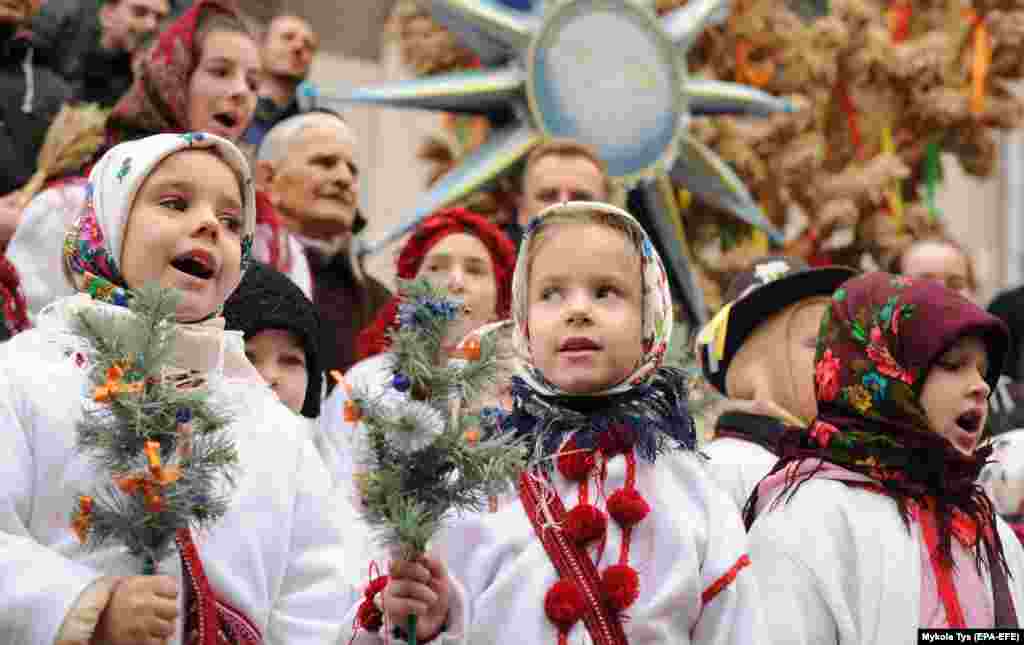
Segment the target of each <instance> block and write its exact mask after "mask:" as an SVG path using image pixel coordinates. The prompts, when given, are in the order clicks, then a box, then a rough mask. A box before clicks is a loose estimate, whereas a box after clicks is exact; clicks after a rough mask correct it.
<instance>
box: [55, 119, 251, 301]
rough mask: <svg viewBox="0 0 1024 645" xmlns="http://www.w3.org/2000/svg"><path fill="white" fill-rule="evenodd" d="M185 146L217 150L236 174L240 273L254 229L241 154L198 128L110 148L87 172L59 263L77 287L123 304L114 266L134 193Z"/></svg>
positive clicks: (248, 182) (248, 180)
mask: <svg viewBox="0 0 1024 645" xmlns="http://www.w3.org/2000/svg"><path fill="white" fill-rule="evenodd" d="M189 149H192V150H197V149H198V150H213V151H215V152H217V154H218V155H219V156H220V158H221V159H222V160H223V161H224V162H225V163H226V164H227V165H228V166H229V167H230V168H231V170H232V171H233V172H234V174H235V176H236V177H238V183H239V186H240V187H241V191H242V202H243V203H242V230H241V231H240V233H239V235H240V239H241V245H242V254H241V258H242V266H241V269H242V271H243V272H244V271H245V268H246V265H247V264H248V262H249V258H250V255H251V253H252V240H253V231H254V230H255V228H256V195H255V189H254V187H253V180H252V173H251V172H250V171H249V163H248V161H247V160H246V158H245V155H243V154H242V152H241V151H240V150H239V149H238V148H237V147H235V145H234V144H233V143H231V142H230V141H228V140H227V139H224V138H221V137H218V136H216V135H212V134H207V133H204V132H189V133H186V134H157V135H154V136H150V137H145V138H144V139H137V140H135V141H129V142H127V143H121V144H118V145H116V146H114V147H113V148H111V149H110V150H108V151H107V152H106V154H104V155H103V156H102V157H101V158H100V160H99V161H98V162H97V163H96V165H95V166H94V167H93V169H92V172H91V173H89V184H88V186H87V188H86V191H87V201H86V206H85V209H84V210H83V212H82V213H81V214H80V215H79V216H78V219H77V220H76V221H75V223H74V224H73V225H72V226H71V227H70V228H69V229H68V231H67V235H66V236H65V238H64V263H65V266H66V267H67V269H68V273H69V274H70V277H71V279H72V281H73V282H74V285H75V287H76V288H77V289H78V290H79V291H82V292H86V293H88V294H89V295H90V296H92V297H93V298H96V299H99V300H103V301H105V302H108V303H110V304H115V305H125V304H127V289H128V286H127V285H126V284H125V282H124V278H123V277H122V276H121V272H120V269H119V267H118V264H119V263H120V260H121V254H122V250H123V249H122V246H123V243H124V232H125V229H126V227H127V226H128V216H129V214H130V213H131V210H132V204H133V203H134V202H135V196H136V194H137V193H138V191H139V189H140V188H141V187H142V184H143V183H144V182H145V180H146V178H147V177H149V175H151V174H152V173H153V171H154V170H155V169H156V168H157V166H158V165H159V164H160V162H161V161H163V160H164V159H166V158H167V157H169V156H170V155H172V154H174V153H176V152H179V151H181V150H189ZM236 286H237V285H236Z"/></svg>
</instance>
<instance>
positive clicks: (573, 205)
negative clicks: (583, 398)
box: [512, 202, 673, 396]
mask: <svg viewBox="0 0 1024 645" xmlns="http://www.w3.org/2000/svg"><path fill="white" fill-rule="evenodd" d="M586 213H605V214H608V215H611V216H613V217H615V218H618V219H619V220H621V221H622V223H623V224H624V225H625V226H626V227H627V228H628V229H629V230H630V231H631V233H632V235H631V237H632V238H633V243H634V244H635V247H636V250H637V253H638V254H639V255H640V260H641V272H640V274H641V280H642V281H643V285H642V287H643V328H642V334H643V337H642V342H643V356H642V357H641V359H640V362H639V363H638V364H637V365H636V366H635V367H634V370H633V372H632V373H631V374H630V375H629V376H628V377H627V378H626V379H625V380H623V381H622V382H621V383H618V384H616V385H614V386H612V387H610V388H608V389H607V390H604V391H602V392H595V393H593V394H591V395H589V396H604V395H608V394H621V393H623V392H628V391H629V390H632V389H633V388H635V387H636V386H638V385H641V384H643V383H645V382H647V381H648V380H650V378H651V376H652V374H653V373H654V372H655V370H657V369H658V367H660V366H661V363H662V360H663V359H664V358H665V352H666V351H667V349H668V340H669V338H670V337H671V336H672V321H673V313H672V295H671V292H670V291H669V284H668V275H667V274H666V272H665V266H664V265H663V264H662V262H661V257H660V256H659V255H658V252H657V251H656V250H655V249H654V244H652V243H651V239H650V237H648V235H647V232H646V231H645V230H644V229H643V227H642V226H640V223H639V222H637V221H636V220H635V219H634V218H633V216H632V215H630V214H629V213H627V212H626V211H624V210H622V209H621V208H617V207H615V206H612V205H611V204H605V203H602V202H565V203H563V204H555V205H554V206H550V207H548V208H545V209H544V210H543V211H541V212H540V214H539V215H537V217H535V218H534V219H533V220H532V221H531V222H530V225H529V227H528V228H527V230H526V233H525V235H524V237H523V243H522V246H521V247H520V251H519V258H518V260H517V261H516V272H515V275H514V277H513V278H512V317H513V320H514V321H515V325H516V334H515V347H516V352H517V354H518V355H519V357H520V365H519V369H518V372H519V376H520V377H521V378H522V379H523V380H524V381H525V382H526V383H527V384H528V385H529V386H530V387H531V388H532V389H533V390H534V391H536V392H538V393H540V394H543V395H547V396H566V395H567V394H568V393H566V392H563V391H562V390H560V389H559V388H558V387H557V386H555V385H553V384H552V383H551V381H549V380H548V379H547V378H545V377H544V375H543V374H541V373H540V370H538V369H537V368H536V367H535V366H534V364H533V359H532V356H531V352H530V332H529V309H530V303H529V289H530V264H531V263H530V258H531V255H532V253H533V248H532V247H533V244H534V240H535V239H536V237H537V234H538V233H539V232H540V231H542V230H543V229H544V228H545V226H546V224H545V219H546V218H548V217H549V216H551V215H559V216H566V215H569V216H572V215H583V214H586Z"/></svg>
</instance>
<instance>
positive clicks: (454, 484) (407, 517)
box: [346, 280, 525, 642]
mask: <svg viewBox="0 0 1024 645" xmlns="http://www.w3.org/2000/svg"><path fill="white" fill-rule="evenodd" d="M399 290H400V293H401V295H402V299H403V301H402V304H401V305H400V306H399V312H398V318H399V324H398V326H397V327H396V328H395V329H394V330H393V331H392V332H391V334H390V336H391V351H392V352H393V354H394V376H393V379H392V387H393V388H394V389H395V390H397V391H398V392H402V393H407V394H408V396H402V397H394V396H387V395H386V394H385V395H379V396H375V397H374V396H371V395H369V394H368V393H366V392H362V391H359V390H358V389H357V388H352V389H351V391H350V401H349V405H348V406H347V408H346V416H347V417H348V419H349V420H350V421H361V422H363V424H364V426H365V432H366V436H365V438H360V439H361V440H360V441H359V442H358V444H359V445H361V446H362V450H361V452H362V453H363V454H360V455H358V457H357V459H358V461H359V462H360V463H361V464H362V466H363V467H365V474H364V475H361V476H360V478H359V489H360V496H361V498H362V515H363V517H364V519H365V520H366V522H367V523H368V524H369V526H370V527H371V528H372V529H374V530H375V532H376V534H377V538H378V542H379V544H380V545H381V546H382V547H384V548H386V549H387V550H388V552H389V553H391V554H393V555H394V556H395V557H400V558H402V559H405V560H414V559H415V558H417V557H419V556H420V555H422V554H423V553H424V552H425V551H426V548H427V543H428V542H429V541H430V539H431V537H432V536H433V535H434V534H435V533H436V532H437V530H438V529H439V528H440V526H441V524H442V523H443V522H444V521H445V520H446V519H448V518H450V517H451V515H452V514H453V513H459V512H466V511H480V510H483V509H484V508H485V507H486V504H487V500H488V498H489V496H491V495H495V494H496V493H498V492H500V491H501V490H502V489H503V488H506V487H507V486H508V485H509V484H510V483H511V482H512V481H513V480H514V478H515V477H517V476H518V474H519V472H520V471H521V470H522V468H523V466H524V456H525V455H524V450H523V448H522V446H521V445H520V444H518V443H517V442H514V441H513V440H512V438H511V435H505V434H502V433H501V432H497V431H491V432H482V431H481V430H480V426H481V423H480V415H477V414H469V413H462V412H458V411H455V412H453V407H455V406H453V405H452V404H453V402H454V401H456V400H461V401H464V402H469V401H474V400H475V399H476V398H477V397H478V396H479V395H480V394H481V393H483V392H484V391H486V390H487V388H488V387H489V386H490V385H492V384H493V382H494V379H495V375H496V372H497V370H498V362H497V358H496V346H495V345H496V343H495V341H494V339H493V338H490V337H488V336H485V337H484V338H483V340H482V341H476V340H470V341H467V342H466V343H464V344H463V346H462V349H461V353H462V359H463V360H454V361H450V362H447V363H446V362H445V361H443V360H442V358H441V357H442V356H443V354H442V344H443V342H444V340H445V338H446V336H447V334H448V331H449V327H450V325H451V324H452V322H453V321H454V319H455V317H456V315H457V313H458V312H459V310H460V308H461V305H460V304H459V303H457V302H455V301H453V300H452V299H449V298H447V297H446V296H445V294H444V293H443V292H442V291H439V290H436V289H435V288H434V287H432V286H431V285H430V284H429V283H428V282H426V281H422V280H421V281H416V282H402V283H400V285H399ZM471 407H472V406H457V409H458V410H464V409H467V408H471ZM483 425H486V424H483ZM414 618H415V617H414V616H412V617H410V625H409V630H408V633H409V634H410V637H414V635H415V632H416V628H415V620H414ZM369 624H370V623H368V622H367V621H364V622H363V625H364V627H368V626H369ZM377 626H378V627H379V623H378V625H377ZM412 642H414V641H412Z"/></svg>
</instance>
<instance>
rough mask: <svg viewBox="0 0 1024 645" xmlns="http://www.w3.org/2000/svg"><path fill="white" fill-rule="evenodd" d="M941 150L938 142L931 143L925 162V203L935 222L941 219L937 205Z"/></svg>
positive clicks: (940, 173)
mask: <svg viewBox="0 0 1024 645" xmlns="http://www.w3.org/2000/svg"><path fill="white" fill-rule="evenodd" d="M940 154H941V150H940V149H939V142H938V141H930V142H929V143H928V147H927V149H926V152H925V162H924V182H925V183H924V190H925V193H924V194H925V202H926V203H927V204H928V214H929V215H930V216H931V219H932V221H933V222H935V221H938V219H939V215H940V213H939V207H938V205H937V203H936V199H937V195H938V191H939V181H940V180H941V177H942V167H941V166H940V163H941V160H940V158H939V155H940Z"/></svg>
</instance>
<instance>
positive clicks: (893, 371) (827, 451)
mask: <svg viewBox="0 0 1024 645" xmlns="http://www.w3.org/2000/svg"><path fill="white" fill-rule="evenodd" d="M964 336H977V337H979V338H980V339H982V340H983V342H984V343H985V346H986V350H987V353H988V372H987V374H986V376H985V378H986V381H987V382H988V383H989V385H990V386H991V387H992V388H994V387H995V384H996V381H997V380H998V378H999V373H1000V370H1001V367H1002V361H1003V357H1004V356H1005V354H1006V350H1007V347H1008V346H1009V332H1008V331H1007V329H1006V326H1005V325H1004V324H1003V323H1002V321H1000V320H999V319H998V318H996V317H994V316H992V315H990V314H988V313H987V312H986V311H984V310H983V309H981V308H980V307H978V306H977V305H975V304H973V303H972V302H970V301H968V300H967V299H966V298H964V297H963V296H961V295H960V294H958V293H956V292H954V291H951V290H949V289H946V288H945V286H943V285H942V284H940V283H938V282H935V281H931V280H913V279H910V278H905V277H899V276H894V275H890V274H888V273H869V274H865V275H862V276H859V277H856V278H853V279H851V280H849V281H848V282H846V283H845V284H844V285H843V287H841V288H840V289H838V290H837V291H836V292H835V293H834V294H833V296H832V302H831V304H830V306H829V308H828V309H827V310H826V312H825V315H824V318H823V319H822V323H821V329H820V331H819V333H818V350H817V356H816V360H815V371H814V378H815V385H816V392H817V399H818V417H817V419H816V420H815V421H814V423H813V424H811V427H810V429H809V430H808V431H807V432H806V433H797V432H794V433H786V435H784V437H783V439H782V443H781V444H780V452H781V455H782V458H781V459H780V460H779V462H778V464H776V466H775V467H774V468H773V470H772V474H774V473H777V472H779V471H781V470H783V469H784V468H786V467H787V466H790V465H791V464H792V463H793V462H799V461H802V460H806V459H810V460H816V459H820V460H823V461H824V462H828V463H831V464H835V465H838V466H840V467H842V468H845V469H846V470H849V471H853V472H855V473H859V474H861V475H865V476H867V477H869V478H870V479H872V480H874V481H875V482H876V483H877V488H878V489H879V492H882V493H883V494H885V495H888V496H889V497H891V498H893V499H894V500H895V501H896V502H897V504H898V506H899V509H900V512H901V515H902V516H903V517H904V519H907V517H908V507H909V505H910V502H919V503H925V502H928V503H930V502H929V500H933V501H934V503H935V505H936V507H937V514H938V518H939V536H940V539H941V548H942V553H943V555H944V556H946V557H947V558H948V557H949V555H950V535H951V529H950V527H951V523H952V517H953V516H954V514H957V515H961V514H962V515H966V516H968V517H970V519H972V520H974V522H975V525H976V526H986V525H987V526H993V525H994V516H993V509H992V505H991V503H990V502H989V500H988V498H987V497H986V496H985V494H984V492H983V491H982V489H981V488H980V487H979V486H978V485H977V484H976V480H977V477H978V474H979V473H980V472H981V469H982V467H983V466H984V465H985V462H986V460H987V459H988V457H989V455H990V454H991V452H992V449H991V447H983V448H979V449H978V450H977V451H975V453H974V455H972V456H970V457H968V456H965V455H963V454H962V453H960V452H958V451H957V450H955V449H954V448H953V446H952V445H951V444H950V443H949V441H948V440H947V439H945V438H944V437H942V436H940V435H939V434H937V433H936V432H934V430H933V429H932V428H931V427H930V424H929V422H928V418H927V414H926V412H925V410H924V408H923V407H922V405H921V400H920V399H921V392H922V390H923V388H924V383H925V380H926V379H927V377H928V372H929V370H930V369H931V367H932V365H933V364H934V363H935V361H937V360H938V359H939V358H940V357H941V356H942V355H943V354H944V353H945V352H946V351H947V350H948V349H949V348H950V347H952V346H953V345H954V344H955V343H956V342H957V341H958V340H959V339H960V338H963V337H964ZM815 474H816V473H815V472H811V473H810V474H806V475H804V476H801V477H797V478H795V479H791V480H790V481H789V482H788V484H787V486H786V487H785V490H784V492H783V493H782V495H780V496H779V497H778V498H777V499H787V498H788V497H787V495H788V493H789V492H790V491H793V490H795V489H796V488H797V487H799V484H800V483H801V482H802V481H806V480H807V479H810V478H811V477H813V476H814V475H815ZM770 476H771V475H769V477H770ZM756 505H757V494H756V493H755V495H754V496H752V497H751V499H750V500H749V501H748V503H747V508H746V509H745V515H746V520H747V522H748V525H749V524H750V522H752V521H753V518H754V513H755V507H756ZM987 536H988V537H985V538H984V539H983V540H982V541H980V542H979V546H978V548H979V554H980V548H981V542H985V548H987V549H990V555H991V554H992V553H998V554H999V555H998V557H999V558H1000V561H1002V547H1001V544H1000V542H999V538H998V535H997V534H996V533H995V532H989V533H987Z"/></svg>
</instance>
